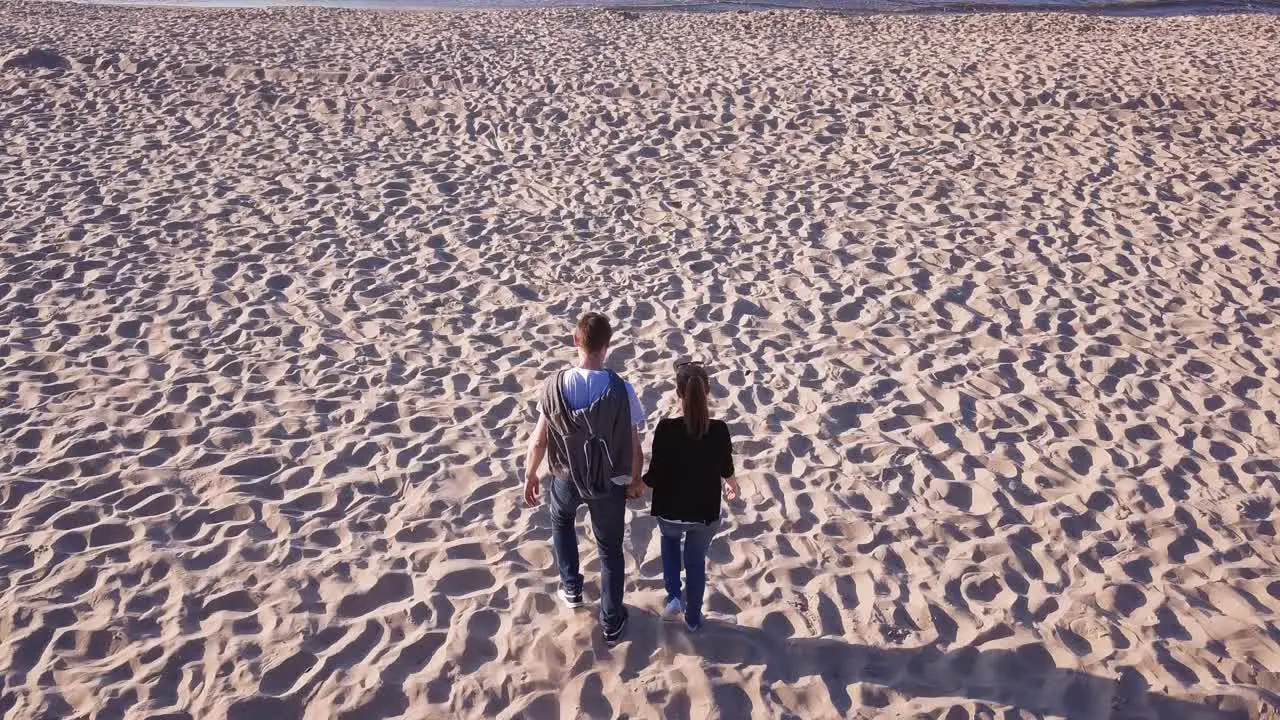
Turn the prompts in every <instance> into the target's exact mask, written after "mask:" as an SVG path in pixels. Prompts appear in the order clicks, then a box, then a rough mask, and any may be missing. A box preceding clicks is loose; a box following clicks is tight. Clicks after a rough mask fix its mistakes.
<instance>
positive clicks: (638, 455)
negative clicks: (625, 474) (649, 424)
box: [627, 425, 644, 498]
mask: <svg viewBox="0 0 1280 720" xmlns="http://www.w3.org/2000/svg"><path fill="white" fill-rule="evenodd" d="M643 474H644V446H643V445H641V444H640V430H639V429H638V428H636V427H635V426H634V425H632V426H631V484H630V485H629V486H627V497H630V498H638V497H640V496H641V495H643V494H644V480H643V478H642V476H643Z"/></svg>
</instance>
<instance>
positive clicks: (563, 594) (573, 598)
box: [560, 588, 587, 610]
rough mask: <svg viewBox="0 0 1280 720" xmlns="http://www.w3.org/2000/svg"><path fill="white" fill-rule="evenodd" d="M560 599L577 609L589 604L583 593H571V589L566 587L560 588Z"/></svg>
mask: <svg viewBox="0 0 1280 720" xmlns="http://www.w3.org/2000/svg"><path fill="white" fill-rule="evenodd" d="M560 600H561V602H563V603H564V604H565V606H566V607H568V608H569V609H571V610H576V609H578V608H580V607H582V606H584V605H586V604H587V601H585V600H583V599H582V593H578V594H577V595H570V594H569V591H567V590H565V589H564V588H560Z"/></svg>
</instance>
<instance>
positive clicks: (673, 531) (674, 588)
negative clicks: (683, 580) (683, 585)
mask: <svg viewBox="0 0 1280 720" xmlns="http://www.w3.org/2000/svg"><path fill="white" fill-rule="evenodd" d="M658 530H659V531H660V532H661V533H662V540H661V543H662V544H661V548H662V580H663V582H664V583H665V584H666V586H667V602H671V601H672V600H681V596H680V566H681V562H680V536H681V535H683V534H684V531H683V530H681V528H680V526H679V525H673V524H671V523H668V522H667V521H666V520H662V519H659V520H658Z"/></svg>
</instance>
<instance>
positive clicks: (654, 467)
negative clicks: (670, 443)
mask: <svg viewBox="0 0 1280 720" xmlns="http://www.w3.org/2000/svg"><path fill="white" fill-rule="evenodd" d="M662 427H663V425H662V423H661V422H659V423H658V427H657V428H655V429H654V431H653V446H652V447H651V448H650V450H649V470H648V471H647V472H645V474H644V484H645V485H648V486H649V487H655V486H656V485H657V484H658V483H660V482H662V481H663V480H665V479H666V476H667V468H666V463H667V452H666V445H667V443H666V433H665V432H663V431H662Z"/></svg>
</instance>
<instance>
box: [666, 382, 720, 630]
mask: <svg viewBox="0 0 1280 720" xmlns="http://www.w3.org/2000/svg"><path fill="white" fill-rule="evenodd" d="M709 391H710V381H709V380H708V378H707V371H706V368H704V367H703V366H702V363H700V362H693V361H684V362H678V363H676V395H677V396H678V397H679V398H680V406H681V409H682V410H683V411H684V416H683V417H678V418H668V419H666V420H663V421H661V422H659V423H658V429H657V431H656V432H655V433H654V435H653V451H652V453H651V455H650V457H651V460H650V462H649V472H647V473H645V476H644V480H645V482H646V483H648V485H649V486H650V487H652V488H653V515H654V516H655V517H657V518H658V527H659V529H660V530H661V532H662V574H663V577H664V579H665V580H666V585H667V602H666V608H665V612H664V613H663V614H664V615H665V616H666V617H668V618H671V619H675V618H678V617H679V616H680V615H681V614H682V613H683V615H684V621H685V625H686V626H687V627H688V628H689V630H690V631H691V632H697V631H698V630H699V629H700V628H701V627H702V596H703V593H704V591H705V589H706V583H707V546H708V545H710V544H711V538H712V537H713V536H714V535H715V533H716V529H717V528H718V527H719V524H720V494H721V490H722V485H721V483H722V481H723V492H724V496H725V497H726V498H727V499H729V500H733V499H735V498H736V497H738V483H737V481H736V480H735V479H734V477H733V448H732V445H731V443H730V441H729V427H728V426H727V425H725V424H724V423H723V422H721V421H720V420H712V419H711V414H710V412H709V410H708V408H707V394H708V392H709ZM681 541H683V544H684V547H683V552H682V550H681ZM681 567H683V568H684V572H685V580H686V582H687V587H686V588H685V592H684V596H683V598H682V597H681V593H680V569H681Z"/></svg>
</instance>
